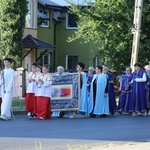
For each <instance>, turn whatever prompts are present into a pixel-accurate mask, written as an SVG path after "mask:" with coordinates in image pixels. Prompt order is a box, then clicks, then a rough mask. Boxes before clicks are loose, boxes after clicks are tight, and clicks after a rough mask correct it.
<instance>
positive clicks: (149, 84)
mask: <svg viewBox="0 0 150 150" xmlns="http://www.w3.org/2000/svg"><path fill="white" fill-rule="evenodd" d="M144 69H145V71H146V74H147V89H148V91H147V99H148V110H147V114H148V113H149V110H150V62H149V64H146V65H145V67H144Z"/></svg>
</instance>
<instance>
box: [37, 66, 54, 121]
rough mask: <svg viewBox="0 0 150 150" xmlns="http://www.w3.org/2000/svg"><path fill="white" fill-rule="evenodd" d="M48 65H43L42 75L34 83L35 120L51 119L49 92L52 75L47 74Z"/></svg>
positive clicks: (50, 90)
mask: <svg viewBox="0 0 150 150" xmlns="http://www.w3.org/2000/svg"><path fill="white" fill-rule="evenodd" d="M48 70H49V67H48V65H43V67H42V72H43V74H42V75H41V76H40V77H39V79H37V81H36V86H37V88H36V93H35V95H36V100H37V118H38V119H41V120H44V119H50V118H51V105H50V104H51V103H50V101H51V92H52V82H53V81H54V79H53V77H52V75H51V74H50V73H48Z"/></svg>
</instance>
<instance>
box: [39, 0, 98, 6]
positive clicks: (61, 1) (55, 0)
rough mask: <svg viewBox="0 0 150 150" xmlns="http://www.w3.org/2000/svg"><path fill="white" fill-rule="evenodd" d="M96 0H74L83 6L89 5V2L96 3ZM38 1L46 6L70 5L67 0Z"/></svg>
mask: <svg viewBox="0 0 150 150" xmlns="http://www.w3.org/2000/svg"><path fill="white" fill-rule="evenodd" d="M94 1H95V0H87V1H86V2H85V1H83V0H73V3H74V4H79V5H82V6H87V5H88V4H87V2H90V3H94ZM38 2H39V3H40V4H42V5H44V6H46V5H50V6H57V7H68V6H70V4H69V3H68V2H67V1H66V0H38Z"/></svg>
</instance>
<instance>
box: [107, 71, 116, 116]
mask: <svg viewBox="0 0 150 150" xmlns="http://www.w3.org/2000/svg"><path fill="white" fill-rule="evenodd" d="M107 75H108V80H109V81H112V80H114V79H113V75H112V73H111V72H108V73H107ZM116 110H117V105H116V99H115V92H114V84H111V83H110V84H109V111H110V112H111V113H112V112H114V111H116Z"/></svg>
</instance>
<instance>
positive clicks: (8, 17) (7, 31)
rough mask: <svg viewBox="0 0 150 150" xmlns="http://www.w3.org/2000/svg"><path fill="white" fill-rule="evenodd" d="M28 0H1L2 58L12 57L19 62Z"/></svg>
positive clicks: (0, 56)
mask: <svg viewBox="0 0 150 150" xmlns="http://www.w3.org/2000/svg"><path fill="white" fill-rule="evenodd" d="M27 4H28V2H27V0H0V38H1V40H0V58H1V59H4V58H5V57H9V58H12V59H13V60H14V61H15V62H19V60H20V58H21V55H22V48H21V43H22V42H21V41H22V36H23V28H24V26H25V16H26V14H27V12H28V8H27Z"/></svg>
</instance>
